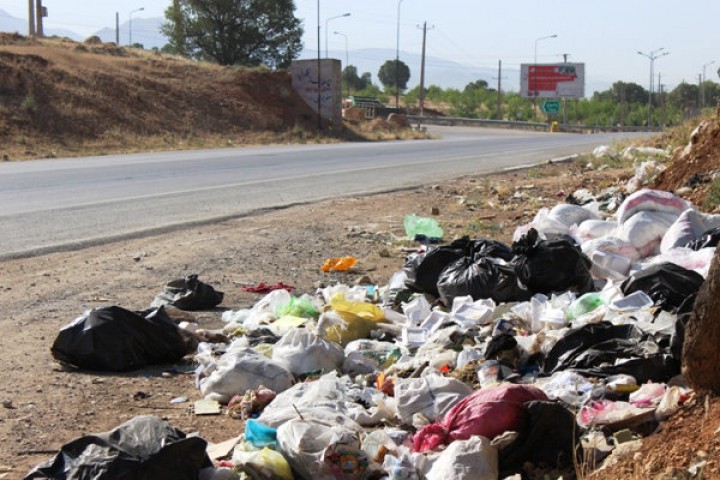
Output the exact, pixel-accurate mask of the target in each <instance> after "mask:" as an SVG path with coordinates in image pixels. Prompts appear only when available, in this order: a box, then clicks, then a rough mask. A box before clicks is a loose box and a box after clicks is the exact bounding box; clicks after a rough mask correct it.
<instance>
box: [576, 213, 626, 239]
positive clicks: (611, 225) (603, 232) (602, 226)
mask: <svg viewBox="0 0 720 480" xmlns="http://www.w3.org/2000/svg"><path fill="white" fill-rule="evenodd" d="M616 230H617V223H616V222H614V221H608V220H595V219H590V220H585V221H584V222H582V223H581V224H579V225H577V226H573V227H570V234H571V235H572V236H574V237H575V238H576V239H577V240H578V241H579V242H580V243H583V242H586V241H588V240H593V239H595V238H602V237H607V236H610V235H614V234H615V231H616Z"/></svg>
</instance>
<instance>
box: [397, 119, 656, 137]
mask: <svg viewBox="0 0 720 480" xmlns="http://www.w3.org/2000/svg"><path fill="white" fill-rule="evenodd" d="M407 119H408V121H409V122H410V123H418V124H425V125H442V126H455V125H462V126H466V127H468V126H475V127H498V128H519V129H527V130H535V131H543V132H549V131H550V124H549V123H540V122H514V121H510V120H488V119H481V118H462V117H436V116H427V115H408V116H407ZM558 130H559V131H560V132H568V133H597V132H660V131H662V129H660V128H647V127H620V126H615V127H609V126H601V125H594V126H592V125H558Z"/></svg>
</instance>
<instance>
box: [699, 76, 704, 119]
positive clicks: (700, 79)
mask: <svg viewBox="0 0 720 480" xmlns="http://www.w3.org/2000/svg"><path fill="white" fill-rule="evenodd" d="M702 100H703V98H702V73H698V110H701V111H702V108H703V104H702Z"/></svg>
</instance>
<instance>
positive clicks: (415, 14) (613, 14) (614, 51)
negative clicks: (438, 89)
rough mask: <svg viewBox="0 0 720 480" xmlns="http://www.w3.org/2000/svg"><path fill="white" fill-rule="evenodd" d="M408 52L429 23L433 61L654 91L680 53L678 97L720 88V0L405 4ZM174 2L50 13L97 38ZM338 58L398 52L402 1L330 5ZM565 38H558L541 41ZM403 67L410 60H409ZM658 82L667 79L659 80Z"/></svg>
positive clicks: (64, 5)
mask: <svg viewBox="0 0 720 480" xmlns="http://www.w3.org/2000/svg"><path fill="white" fill-rule="evenodd" d="M400 1H401V2H402V3H401V4H400V50H401V52H403V51H407V52H413V53H420V51H421V46H422V31H421V30H420V28H419V26H420V25H422V23H423V22H425V21H427V23H428V26H432V27H433V28H432V30H428V37H427V53H428V55H431V56H435V57H441V58H447V59H451V60H456V61H459V62H461V63H464V64H469V65H475V66H479V67H496V66H497V63H498V60H502V61H503V65H505V66H507V67H509V68H514V69H518V68H519V65H520V64H521V63H532V62H533V56H534V50H535V46H536V45H537V58H538V62H547V63H550V62H558V61H562V58H563V57H562V54H563V53H567V54H569V61H571V62H583V63H585V71H586V76H587V80H588V81H589V82H592V81H593V80H594V81H596V82H597V81H607V82H611V81H613V80H624V81H632V82H637V83H640V84H641V85H643V86H644V87H646V88H647V85H648V81H649V73H650V60H649V59H648V58H645V57H643V56H641V55H639V54H638V53H637V52H638V50H640V51H643V52H645V53H649V52H650V51H652V50H656V49H659V48H665V51H667V52H669V53H670V54H669V55H667V56H665V57H662V58H659V59H658V60H657V61H656V62H655V72H656V75H657V73H658V72H659V73H661V74H662V83H663V84H664V85H666V86H667V88H674V87H675V86H676V85H677V84H678V83H680V82H682V81H683V80H684V81H688V82H696V81H697V79H698V74H700V73H701V72H702V69H703V64H707V63H709V62H712V61H717V63H715V64H713V65H709V66H707V67H706V77H707V79H709V80H713V81H720V78H719V77H718V74H717V68H718V67H720V28H718V19H720V0H695V1H689V2H687V3H686V2H681V1H678V0H652V1H651V0H623V1H620V0H545V1H538V0H504V1H503V0H500V1H498V0H495V1H493V2H489V1H484V0H444V1H443V0H400ZM170 3H171V2H170V1H169V0H131V1H130V2H127V1H119V0H103V1H96V2H88V1H87V0H44V4H45V6H46V7H47V8H48V10H49V18H47V19H46V20H45V21H46V23H45V25H46V28H47V27H56V28H66V29H69V30H73V31H76V32H78V33H80V34H83V35H87V34H90V33H92V32H94V31H97V30H99V29H101V28H103V27H114V23H115V12H116V11H118V12H119V13H120V21H121V22H124V21H126V20H127V18H128V16H129V13H130V11H131V10H134V9H136V8H140V7H144V8H145V10H144V11H142V12H135V13H134V14H133V18H142V17H156V16H162V15H163V12H164V10H165V8H166V7H167V6H168V5H169V4H170ZM295 4H296V7H297V16H298V17H299V18H301V19H303V21H304V26H305V36H304V41H305V47H306V48H308V49H310V50H313V51H316V50H317V27H318V24H317V13H318V10H317V6H318V0H296V1H295ZM0 9H2V10H5V11H7V12H8V13H10V14H11V15H13V16H16V17H22V18H27V1H25V0H0ZM343 13H350V14H351V16H349V17H346V18H336V19H333V20H330V21H329V23H328V27H329V28H328V29H327V30H328V33H329V35H328V43H329V49H330V50H335V51H344V50H345V38H344V37H342V36H340V35H334V34H333V32H335V31H338V32H341V33H343V34H345V35H347V39H348V47H349V50H350V63H351V64H352V63H353V60H352V51H353V50H355V49H360V48H385V49H391V50H393V51H394V50H395V48H396V41H397V24H398V23H397V21H398V16H397V14H398V1H397V0H361V1H351V0H320V27H321V34H320V40H321V50H322V52H323V55H324V50H325V22H326V21H328V19H329V18H331V17H334V16H336V15H342V14H343ZM553 34H557V38H548V39H543V40H539V41H538V40H537V39H539V38H541V37H545V36H549V35H553ZM401 58H402V53H401ZM656 81H657V78H656Z"/></svg>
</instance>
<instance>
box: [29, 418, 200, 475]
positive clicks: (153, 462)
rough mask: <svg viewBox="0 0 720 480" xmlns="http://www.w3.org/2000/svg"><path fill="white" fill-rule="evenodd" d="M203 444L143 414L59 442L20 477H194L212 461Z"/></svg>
mask: <svg viewBox="0 0 720 480" xmlns="http://www.w3.org/2000/svg"><path fill="white" fill-rule="evenodd" d="M206 448H207V442H206V441H205V440H204V439H202V438H200V437H189V438H188V437H186V436H185V433H183V432H182V431H181V430H178V429H177V428H175V427H173V426H171V425H170V424H168V423H167V422H164V421H162V420H160V419H159V418H157V417H155V416H152V415H143V416H139V417H135V418H133V419H131V420H128V421H127V422H125V423H123V424H122V425H120V426H119V427H116V428H115V429H113V430H111V431H109V432H105V433H100V434H95V435H87V436H84V437H80V438H78V439H76V440H73V441H72V442H70V443H67V444H65V445H63V447H62V448H61V449H60V453H58V454H57V455H56V456H55V458H54V459H52V460H50V461H48V462H46V463H43V464H41V465H38V466H37V467H35V468H34V469H33V470H31V471H30V472H29V473H28V474H27V476H26V477H25V480H40V479H52V480H100V479H102V480H157V479H163V478H168V479H169V478H172V479H173V480H197V478H198V475H199V472H200V470H201V469H203V468H207V467H211V466H212V462H211V461H210V459H209V458H208V456H207V454H206V453H205V449H206Z"/></svg>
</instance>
